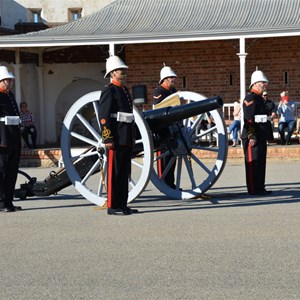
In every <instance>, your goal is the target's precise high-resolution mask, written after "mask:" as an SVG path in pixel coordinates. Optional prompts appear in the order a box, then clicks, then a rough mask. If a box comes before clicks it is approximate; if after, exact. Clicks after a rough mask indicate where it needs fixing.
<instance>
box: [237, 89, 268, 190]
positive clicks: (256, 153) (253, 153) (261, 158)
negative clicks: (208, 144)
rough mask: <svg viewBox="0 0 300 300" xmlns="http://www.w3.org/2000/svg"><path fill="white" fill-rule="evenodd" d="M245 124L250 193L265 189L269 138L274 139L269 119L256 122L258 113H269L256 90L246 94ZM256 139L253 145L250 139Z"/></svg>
mask: <svg viewBox="0 0 300 300" xmlns="http://www.w3.org/2000/svg"><path fill="white" fill-rule="evenodd" d="M243 110H244V126H243V130H242V135H241V138H242V142H243V149H244V155H245V169H246V182H247V189H248V193H249V194H256V193H261V192H263V191H264V190H265V173H266V157H267V140H270V139H272V136H273V133H272V131H270V126H269V121H268V122H265V123H256V122H255V116H256V115H268V113H269V111H268V109H267V107H266V105H265V102H264V99H263V98H262V96H261V95H258V94H256V93H254V92H251V93H250V94H248V95H246V97H245V100H244V103H243ZM250 139H255V140H256V145H255V146H254V147H251V146H250V145H249V140H250Z"/></svg>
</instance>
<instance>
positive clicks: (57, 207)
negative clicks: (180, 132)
mask: <svg viewBox="0 0 300 300" xmlns="http://www.w3.org/2000/svg"><path fill="white" fill-rule="evenodd" d="M23 170H25V171H26V172H28V173H29V174H30V175H31V176H36V177H37V178H38V180H43V179H44V178H46V177H47V176H48V175H49V172H50V171H51V170H55V168H23ZM299 170H300V162H299V161H285V160H270V161H269V162H268V165H267V188H268V189H271V190H273V194H272V195H271V196H266V197H249V196H248V195H247V194H246V188H245V174H244V166H243V163H242V162H241V161H235V160H232V161H229V162H227V164H226V167H225V169H224V171H223V173H222V175H221V177H220V178H219V180H218V181H217V183H216V184H215V186H214V187H213V188H212V189H211V190H210V191H208V194H209V195H211V196H212V198H211V199H204V200H203V199H193V200H184V201H183V200H172V199H168V198H167V197H166V196H165V195H163V194H161V193H160V192H158V191H157V190H156V189H155V187H154V186H153V185H152V184H151V183H150V184H149V186H148V187H147V189H146V190H145V192H144V193H143V194H142V195H141V196H140V197H139V198H138V199H137V200H135V201H134V202H133V203H131V204H130V206H131V207H134V208H138V209H139V210H140V212H141V213H140V214H137V215H131V216H122V217H117V216H108V215H107V214H106V211H105V210H99V209H97V208H96V207H95V206H94V205H92V204H91V203H89V202H88V201H87V200H85V199H83V198H82V196H81V195H79V194H78V193H77V191H76V190H75V189H74V188H73V187H72V186H70V187H67V188H65V189H63V190H61V191H60V192H59V193H58V194H57V195H52V196H49V197H44V198H41V197H33V198H29V199H27V200H24V201H20V200H19V201H16V202H15V204H16V205H21V206H22V207H23V209H24V210H23V211H21V212H16V213H10V214H1V215H0V226H1V228H2V230H1V231H2V233H1V245H0V251H1V264H0V266H1V267H0V268H1V270H0V276H1V280H0V299H5V300H9V299H26V300H27V299H32V300H33V299H164V300H165V299H251V300H252V299H272V300H273V299H280V300H281V299H300V263H299V261H300V203H299V202H300V176H299Z"/></svg>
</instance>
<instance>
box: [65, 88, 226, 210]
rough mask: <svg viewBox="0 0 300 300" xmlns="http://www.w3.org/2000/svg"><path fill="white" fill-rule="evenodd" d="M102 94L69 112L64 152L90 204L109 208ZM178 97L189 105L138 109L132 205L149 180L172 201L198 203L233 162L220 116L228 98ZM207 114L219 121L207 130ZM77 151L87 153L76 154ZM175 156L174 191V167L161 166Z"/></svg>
mask: <svg viewBox="0 0 300 300" xmlns="http://www.w3.org/2000/svg"><path fill="white" fill-rule="evenodd" d="M100 95H101V91H96V92H92V93H89V94H86V95H84V96H83V97H81V98H80V99H78V100H77V101H76V102H75V103H74V104H73V105H72V107H71V108H70V109H69V111H68V113H67V114H66V116H65V119H64V122H63V126H62V131H61V148H62V157H63V162H64V166H65V169H66V172H67V174H68V177H69V179H70V182H71V183H72V184H73V185H74V187H75V188H76V189H77V191H78V192H79V193H80V194H81V195H82V196H83V197H85V198H86V199H87V200H89V201H90V202H92V203H94V204H96V205H98V206H103V205H104V204H105V201H106V199H107V195H106V184H105V182H106V171H107V154H106V149H105V145H104V144H103V142H102V138H101V134H100V131H101V129H100V124H99V116H98V110H99V105H98V102H99V98H100ZM178 96H179V97H180V99H185V101H186V102H187V103H186V104H183V105H180V106H176V107H170V106H169V107H164V108H159V109H156V110H148V111H144V112H140V111H139V109H138V108H137V107H136V106H134V109H133V113H134V119H135V126H136V133H137V138H136V142H135V146H134V149H133V156H132V171H131V174H130V178H129V182H128V184H129V195H128V202H131V201H133V200H134V199H136V198H137V197H138V196H139V195H140V194H141V193H142V192H143V190H144V189H145V188H146V186H147V184H148V183H149V180H151V181H152V183H153V184H154V185H155V186H156V188H157V189H159V191H161V192H162V193H164V194H165V195H167V196H169V197H171V198H174V199H191V198H197V197H199V196H200V195H202V194H203V193H205V192H206V191H207V190H208V189H209V188H211V187H212V186H213V184H214V183H215V182H216V181H217V179H218V178H219V176H220V175H221V173H222V171H223V168H224V166H225V163H226V158H227V131H226V126H225V123H224V120H223V116H222V112H221V111H220V108H222V105H223V102H222V99H221V98H220V97H212V98H209V99H207V98H206V97H204V96H203V95H201V94H198V93H194V92H189V91H182V92H178ZM170 97H171V96H170ZM207 112H209V113H210V115H211V116H212V118H213V120H214V126H213V127H211V128H209V129H207V128H203V126H202V120H203V118H204V115H205V114H206V113H207ZM209 135H212V136H213V139H214V140H215V146H214V147H209V145H208V136H209ZM74 149H77V150H78V149H79V150H80V149H81V150H80V151H77V154H74V151H73V150H74ZM78 152H79V154H78ZM170 154H171V155H172V159H171V161H170V164H173V163H174V162H175V161H176V169H175V185H176V188H171V187H169V186H168V185H167V184H166V183H165V181H164V177H165V175H166V173H167V172H168V170H169V168H170V166H166V168H165V170H164V171H163V172H160V170H159V167H158V165H159V162H160V161H161V160H162V159H163V157H164V156H165V155H170ZM208 154H209V155H208ZM207 157H209V159H206V158H207ZM87 160H88V161H89V162H91V163H90V164H89V170H88V171H87V172H82V171H81V169H82V168H81V167H80V166H81V165H86V161H87ZM183 178H185V180H183ZM186 179H188V180H186Z"/></svg>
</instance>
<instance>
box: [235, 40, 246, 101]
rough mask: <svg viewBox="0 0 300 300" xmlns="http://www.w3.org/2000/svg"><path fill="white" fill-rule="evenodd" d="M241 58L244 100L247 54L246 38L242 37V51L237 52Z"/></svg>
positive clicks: (241, 95)
mask: <svg viewBox="0 0 300 300" xmlns="http://www.w3.org/2000/svg"><path fill="white" fill-rule="evenodd" d="M237 55H238V56H239V58H240V98H241V99H242V100H243V99H244V98H245V96H246V56H247V55H248V53H246V52H245V38H244V37H241V38H240V52H239V53H237Z"/></svg>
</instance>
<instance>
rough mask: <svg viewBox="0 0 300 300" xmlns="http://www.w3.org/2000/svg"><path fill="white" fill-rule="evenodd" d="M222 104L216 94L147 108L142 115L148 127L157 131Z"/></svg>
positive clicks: (219, 106)
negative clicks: (178, 103) (200, 98)
mask: <svg viewBox="0 0 300 300" xmlns="http://www.w3.org/2000/svg"><path fill="white" fill-rule="evenodd" d="M222 106H223V100H222V99H221V97H219V96H218V97H213V98H208V99H204V100H201V101H195V102H191V103H189V104H183V105H179V106H174V107H172V106H168V107H163V108H159V109H155V110H148V111H145V112H143V116H144V119H145V120H146V121H147V123H148V125H149V127H150V129H151V130H152V131H153V132H158V131H160V130H162V129H164V128H166V127H168V126H169V125H172V124H174V123H176V122H179V121H181V120H184V119H187V118H190V117H192V116H196V115H199V114H203V113H205V112H209V111H211V110H214V109H218V108H221V107H222Z"/></svg>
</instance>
